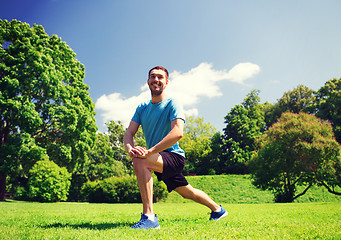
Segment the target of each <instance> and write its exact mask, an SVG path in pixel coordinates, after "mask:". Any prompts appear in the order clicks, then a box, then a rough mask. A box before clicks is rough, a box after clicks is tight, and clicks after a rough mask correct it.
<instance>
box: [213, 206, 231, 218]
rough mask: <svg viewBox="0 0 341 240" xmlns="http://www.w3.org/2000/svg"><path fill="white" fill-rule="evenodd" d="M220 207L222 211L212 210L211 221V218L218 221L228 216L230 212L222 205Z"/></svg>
mask: <svg viewBox="0 0 341 240" xmlns="http://www.w3.org/2000/svg"><path fill="white" fill-rule="evenodd" d="M220 207H221V210H220V212H211V217H210V221H211V220H215V221H218V220H220V219H222V218H224V217H226V216H227V214H228V212H227V211H226V210H225V209H224V208H223V207H222V206H221V205H220Z"/></svg>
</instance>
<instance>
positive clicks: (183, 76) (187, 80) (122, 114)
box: [96, 63, 260, 127]
mask: <svg viewBox="0 0 341 240" xmlns="http://www.w3.org/2000/svg"><path fill="white" fill-rule="evenodd" d="M259 72H260V67H259V66H258V65H256V64H253V63H239V64H237V65H235V66H234V67H233V68H232V69H231V70H229V71H226V70H214V69H212V64H209V63H201V64H199V65H198V66H197V67H195V68H193V69H191V70H189V71H188V72H186V73H180V72H177V71H174V72H172V73H171V74H170V76H169V79H170V83H169V85H168V86H167V88H166V89H167V94H168V95H169V96H171V97H173V98H176V99H178V100H179V101H180V102H181V103H182V104H183V106H184V108H185V112H186V114H187V115H194V116H197V115H198V114H199V111H198V109H197V108H194V105H195V104H197V103H199V100H200V99H201V98H202V97H208V98H213V97H219V96H222V95H223V93H222V92H221V90H220V88H219V86H218V85H217V83H218V82H220V81H227V82H234V83H237V84H242V85H245V80H247V79H248V78H251V77H253V76H255V75H256V74H258V73H259ZM149 99H150V92H149V89H148V86H147V84H145V85H144V86H142V87H141V93H140V94H139V95H138V96H132V97H130V98H124V97H122V95H121V94H120V93H112V94H110V95H108V96H107V95H102V96H101V97H100V98H99V99H98V100H97V101H96V110H100V112H101V113H100V116H101V118H102V120H103V124H104V123H105V122H109V121H110V120H115V121H118V120H120V121H122V123H123V124H124V126H125V127H127V126H128V124H129V121H130V119H131V117H132V115H133V114H134V111H135V109H136V107H137V105H138V104H139V103H141V102H143V101H148V100H149Z"/></svg>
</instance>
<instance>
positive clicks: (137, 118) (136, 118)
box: [131, 105, 142, 125]
mask: <svg viewBox="0 0 341 240" xmlns="http://www.w3.org/2000/svg"><path fill="white" fill-rule="evenodd" d="M141 107H142V106H141V105H139V106H138V107H137V108H136V111H135V113H134V116H133V118H132V119H131V120H132V121H134V122H136V123H138V124H140V125H141V114H140V112H141Z"/></svg>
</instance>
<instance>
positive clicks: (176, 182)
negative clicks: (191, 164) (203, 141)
mask: <svg viewBox="0 0 341 240" xmlns="http://www.w3.org/2000/svg"><path fill="white" fill-rule="evenodd" d="M160 155H161V156H162V160H163V173H159V172H154V173H155V175H156V176H157V179H158V180H159V181H161V180H162V181H163V182H164V183H165V184H166V186H167V190H168V192H171V191H173V190H174V189H175V188H177V187H181V186H187V185H188V182H187V180H186V178H185V176H184V175H183V174H182V171H183V170H184V168H185V163H186V158H185V157H183V156H181V155H180V154H177V153H173V152H164V151H163V152H160Z"/></svg>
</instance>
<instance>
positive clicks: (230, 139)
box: [221, 90, 265, 174]
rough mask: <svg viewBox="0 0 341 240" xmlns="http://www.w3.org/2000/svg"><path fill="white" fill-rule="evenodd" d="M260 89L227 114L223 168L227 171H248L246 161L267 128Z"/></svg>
mask: <svg viewBox="0 0 341 240" xmlns="http://www.w3.org/2000/svg"><path fill="white" fill-rule="evenodd" d="M258 95H259V90H252V91H251V92H250V93H249V94H248V95H247V97H246V98H245V99H244V102H243V103H242V105H236V106H235V107H234V108H232V109H231V111H230V112H229V113H228V114H227V115H226V116H225V123H226V127H225V128H224V135H223V146H222V160H221V170H222V171H223V172H225V173H239V174H240V173H243V174H245V173H248V169H247V167H246V165H245V163H246V162H247V161H248V160H249V159H250V158H251V156H252V152H253V151H254V150H255V148H256V143H255V140H256V139H257V138H258V137H259V136H260V135H261V134H262V132H263V131H264V130H265V124H264V111H263V110H262V104H260V103H259V101H260V100H259V96H258Z"/></svg>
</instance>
